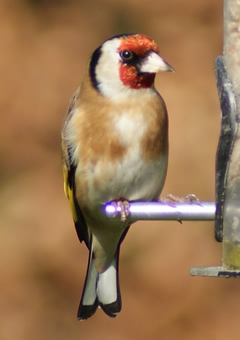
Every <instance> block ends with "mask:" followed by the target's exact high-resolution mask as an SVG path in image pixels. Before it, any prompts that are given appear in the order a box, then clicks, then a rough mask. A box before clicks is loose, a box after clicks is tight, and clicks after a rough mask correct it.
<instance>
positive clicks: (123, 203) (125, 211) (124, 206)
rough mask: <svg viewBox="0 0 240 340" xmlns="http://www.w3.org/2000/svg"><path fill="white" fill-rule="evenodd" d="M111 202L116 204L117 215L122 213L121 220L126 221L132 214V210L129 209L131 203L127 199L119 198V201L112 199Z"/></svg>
mask: <svg viewBox="0 0 240 340" xmlns="http://www.w3.org/2000/svg"><path fill="white" fill-rule="evenodd" d="M111 203H112V204H113V205H114V206H115V210H116V214H115V216H117V215H118V214H120V216H121V222H123V223H125V222H126V220H127V218H128V217H129V215H130V210H129V208H130V203H129V202H128V201H127V200H125V199H119V200H118V201H112V202H111ZM115 216H114V217H115Z"/></svg>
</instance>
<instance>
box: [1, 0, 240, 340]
mask: <svg viewBox="0 0 240 340" xmlns="http://www.w3.org/2000/svg"><path fill="white" fill-rule="evenodd" d="M222 20H223V19H222V2H221V1H219V0H211V1H209V0H198V1H193V0H184V1H183V0H180V1H179V0H161V1H159V0H148V1H139V0H131V1H126V0H122V1H119V2H118V1H114V0H98V1H97V0H85V1H84V0H82V1H80V0H79V1H77V0H75V1H74V0H65V1H64V0H62V1H60V0H59V1H56V0H55V1H54V0H51V1H50V0H48V1H47V0H45V1H44V0H28V1H26V0H25V1H24V0H1V2H0V44H1V53H0V74H1V82H0V112H1V125H0V135H1V139H0V159H1V168H0V174H1V176H0V185H1V190H0V225H1V228H0V272H1V278H0V294H1V303H0V340H10V339H18V340H28V339H29V340H30V339H31V340H32V339H34V340H38V339H46V340H48V339H60V340H61V339H73V340H75V339H82V340H85V339H91V340H95V339H104V340H108V339H111V340H118V339H129V340H132V339H138V340H141V339H142V340H145V339H153V340H155V339H167V340H173V339H174V340H175V339H185V340H188V339H191V340H192V339H195V340H198V339H211V340H212V339H218V340H221V339H226V338H227V339H230V338H233V337H234V336H233V334H237V333H238V332H239V331H240V322H239V320H240V303H239V298H240V287H239V285H240V283H239V281H237V280H225V279H213V278H193V277H190V275H189V268H190V267H191V266H197V265H218V264H220V258H221V245H220V244H218V243H217V242H215V240H214V237H213V223H207V222H205V223H202V222H195V223H193V222H192V223H190V222H188V223H187V222H185V223H183V224H182V225H181V224H179V223H177V222H151V223H150V222H144V223H143V222H139V223H138V224H135V225H134V226H133V227H132V228H131V230H130V232H129V234H128V236H127V238H126V240H125V241H124V244H123V246H122V252H121V259H120V278H121V290H122V298H123V309H122V312H121V313H120V314H119V316H117V318H115V319H113V320H111V319H109V318H108V317H107V316H106V315H104V313H103V312H102V311H101V310H99V311H97V313H96V315H94V316H93V317H92V318H91V319H89V320H88V321H85V322H78V321H77V319H76V312H77V308H78V303H79V299H80V295H81V289H82V285H83V282H84V277H85V272H86V266H87V250H86V248H85V246H84V245H80V244H79V242H78V239H77V236H76V233H75V230H74V226H73V222H72V218H71V216H70V211H69V208H68V204H67V201H66V199H65V197H64V195H63V186H62V177H61V160H60V158H61V157H60V129H61V124H62V119H63V115H64V113H65V111H66V108H67V106H68V102H69V99H70V97H71V95H72V93H73V92H74V90H75V88H76V87H77V86H78V84H79V82H80V80H81V75H82V73H83V71H84V69H85V66H86V62H87V60H88V57H89V55H90V53H91V52H92V51H93V50H94V49H95V48H96V47H97V46H98V45H99V44H100V43H101V42H102V41H103V40H105V39H106V38H108V37H110V36H112V35H115V34H118V33H123V32H141V33H145V34H147V35H150V36H151V37H153V38H154V39H155V40H156V41H157V42H158V44H159V46H160V51H161V54H162V56H163V57H164V58H165V59H166V60H167V61H168V62H169V63H170V64H171V65H172V66H173V67H174V68H175V69H176V73H175V74H169V73H168V74H160V75H158V76H157V81H156V83H157V84H156V85H157V88H158V90H159V91H160V92H161V94H162V95H163V97H164V98H165V100H166V103H167V106H168V111H169V119H170V163H169V171H168V177H167V181H166V185H165V188H164V193H163V194H166V193H173V194H176V195H186V194H188V193H195V194H196V195H197V196H198V197H199V198H200V199H201V200H213V199H214V167H215V152H216V146H217V142H218V135H219V123H220V110H219V100H218V96H217V90H216V85H215V76H214V60H215V58H216V57H217V56H218V55H220V54H221V53H222V25H223V24H222ZM231 335H232V336H231Z"/></svg>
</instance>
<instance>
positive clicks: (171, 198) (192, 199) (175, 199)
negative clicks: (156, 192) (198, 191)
mask: <svg viewBox="0 0 240 340" xmlns="http://www.w3.org/2000/svg"><path fill="white" fill-rule="evenodd" d="M159 202H162V203H169V204H170V205H171V204H173V205H174V203H195V204H197V203H200V200H199V199H198V198H197V196H196V195H194V194H188V195H186V196H181V197H179V196H175V195H172V194H167V195H166V196H163V197H160V198H159Z"/></svg>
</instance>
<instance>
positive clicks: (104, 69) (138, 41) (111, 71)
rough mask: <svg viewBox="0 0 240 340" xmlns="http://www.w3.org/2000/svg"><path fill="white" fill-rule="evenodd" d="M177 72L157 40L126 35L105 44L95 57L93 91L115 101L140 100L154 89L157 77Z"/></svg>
mask: <svg viewBox="0 0 240 340" xmlns="http://www.w3.org/2000/svg"><path fill="white" fill-rule="evenodd" d="M166 71H173V69H172V68H171V66H170V65H169V64H168V63H166V61H165V60H164V59H163V58H162V57H161V56H160V55H159V53H158V46H157V44H156V43H155V41H154V40H152V39H151V38H149V37H147V36H145V35H143V34H124V35H120V36H115V37H112V38H110V39H108V40H106V41H105V42H103V43H102V45H100V46H99V47H98V48H97V49H96V50H95V51H94V53H93V55H92V57H91V60H90V64H89V75H90V79H91V81H92V85H93V87H94V88H95V89H96V90H97V91H98V92H99V93H100V94H101V95H103V96H105V97H108V98H111V100H119V99H121V100H122V99H123V98H127V97H129V96H130V97H132V96H137V95H139V94H140V92H142V91H136V90H144V89H149V88H151V87H153V82H154V78H155V75H156V73H158V72H166Z"/></svg>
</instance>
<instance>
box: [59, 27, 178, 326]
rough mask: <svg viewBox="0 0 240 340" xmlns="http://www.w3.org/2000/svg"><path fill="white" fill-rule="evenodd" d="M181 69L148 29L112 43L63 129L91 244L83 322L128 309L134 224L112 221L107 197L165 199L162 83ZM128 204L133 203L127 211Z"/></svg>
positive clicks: (82, 224) (96, 56) (75, 208)
mask: <svg viewBox="0 0 240 340" xmlns="http://www.w3.org/2000/svg"><path fill="white" fill-rule="evenodd" d="M165 71H173V69H172V67H171V66H170V65H169V64H168V63H167V62H166V61H164V60H163V58H162V57H161V56H160V55H159V53H158V46H157V44H156V43H155V41H154V40H152V39H151V38H149V37H147V36H145V35H143V34H123V35H118V36H114V37H112V38H110V39H108V40H106V41H104V42H103V43H102V44H101V45H100V46H99V47H98V48H97V49H96V50H95V51H94V52H93V54H92V56H91V58H90V61H89V63H88V67H87V70H86V73H85V74H84V76H83V80H82V83H81V86H80V87H79V88H78V89H77V91H76V92H75V94H74V95H73V98H72V100H71V102H70V106H69V108H68V111H67V114H66V117H65V121H64V124H63V129H62V154H63V176H64V189H65V194H66V196H67V198H68V200H69V203H70V207H71V212H72V215H73V219H74V223H75V227H76V231H77V235H78V237H79V240H80V241H81V242H82V241H84V242H85V244H86V246H87V247H88V249H89V260H88V269H87V275H86V279H85V284H84V289H83V293H82V298H81V302H80V306H79V309H78V319H79V320H83V319H87V318H89V317H90V316H92V315H93V314H94V313H95V311H96V309H97V307H101V308H102V309H103V311H104V312H105V313H106V314H107V315H109V316H110V317H115V316H116V315H117V314H118V313H119V312H120V310H121V295H120V289H119V277H118V260H119V250H120V245H121V242H122V241H123V239H124V237H125V235H126V233H127V231H128V229H129V226H130V225H129V223H127V222H126V221H125V215H124V214H126V213H127V211H125V213H123V218H122V219H121V220H120V219H119V220H117V219H116V221H114V222H113V221H110V220H108V219H107V217H106V216H105V214H104V205H105V204H106V203H107V202H110V201H115V202H118V203H119V202H120V205H121V202H122V207H123V211H124V207H125V208H126V205H125V203H126V202H128V201H136V200H141V201H151V200H157V199H158V197H159V195H160V192H161V190H162V187H163V184H164V181H165V176H166V171H167V163H168V116H167V110H166V106H165V103H164V100H163V99H162V97H161V96H160V94H159V93H158V92H157V90H156V89H155V87H154V78H155V75H156V73H157V72H165ZM126 209H127V208H126Z"/></svg>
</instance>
